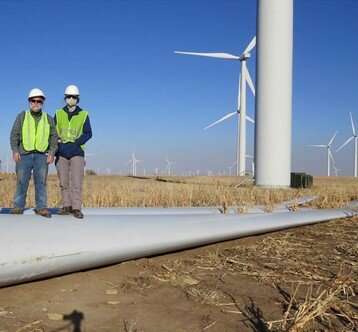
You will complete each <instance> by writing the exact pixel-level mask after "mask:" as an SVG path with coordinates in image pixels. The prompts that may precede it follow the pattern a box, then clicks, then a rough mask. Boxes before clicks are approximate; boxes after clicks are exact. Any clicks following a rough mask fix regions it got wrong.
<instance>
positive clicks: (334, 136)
mask: <svg viewBox="0 0 358 332" xmlns="http://www.w3.org/2000/svg"><path fill="white" fill-rule="evenodd" d="M337 134H338V131H336V132H335V133H334V135H333V136H332V138H331V140H330V141H329V143H328V145H331V144H332V143H333V141H334V139H335V138H336V136H337Z"/></svg>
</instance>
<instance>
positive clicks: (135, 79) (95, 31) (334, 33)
mask: <svg viewBox="0 0 358 332" xmlns="http://www.w3.org/2000/svg"><path fill="white" fill-rule="evenodd" d="M357 17H358V1H356V0H296V1H295V13H294V91H293V93H294V99H293V156H292V160H293V165H292V166H293V170H296V171H306V172H310V173H312V174H315V175H318V174H322V175H323V174H325V173H326V155H325V151H324V150H320V149H313V148H308V147H306V145H308V144H324V143H326V142H328V140H329V139H330V137H331V136H332V135H333V133H334V132H335V130H338V131H339V134H338V135H337V143H336V146H338V145H339V144H340V143H343V141H344V140H345V139H346V138H348V136H350V134H351V129H350V123H349V118H348V112H352V113H353V115H354V117H355V119H356V122H358V93H357V82H358V79H357V77H358V64H357V60H358V43H357V37H356V36H357V33H358V20H357ZM0 29H1V31H2V32H3V33H2V39H1V41H2V44H1V50H2V52H1V56H0V59H1V60H0V73H1V76H0V94H1V97H2V98H1V100H2V105H1V107H0V157H1V158H2V159H3V160H4V159H6V155H8V154H9V139H8V136H9V132H10V129H11V125H12V123H13V121H14V119H15V116H16V114H17V113H18V112H20V111H21V110H23V109H25V108H26V107H27V99H26V96H27V93H28V91H29V90H30V89H31V88H33V87H39V88H42V89H43V90H44V91H45V93H46V95H47V97H48V98H47V101H46V106H45V107H46V111H48V112H49V113H54V110H55V109H56V108H58V107H61V106H62V103H63V90H64V88H65V86H66V85H68V84H72V83H74V84H77V85H78V86H79V87H80V89H81V106H82V107H83V108H85V109H88V110H89V112H90V118H91V122H92V126H93V132H94V136H93V139H92V141H91V142H90V143H89V144H88V146H87V150H88V151H89V152H91V153H93V154H94V155H93V156H91V157H89V158H88V166H89V167H91V168H94V169H97V168H100V169H102V170H104V169H105V168H110V169H111V170H112V171H114V172H117V171H122V172H125V171H127V170H128V166H127V165H126V164H127V161H128V160H129V158H130V154H131V152H132V151H136V154H137V157H138V159H142V160H144V163H143V164H142V165H140V166H138V167H139V172H141V171H142V170H143V167H145V168H146V170H147V172H152V171H153V169H154V168H156V167H158V168H159V169H164V168H165V161H164V160H165V158H166V157H167V156H168V157H169V159H171V160H174V161H175V162H176V163H175V167H174V168H175V170H176V172H178V173H181V172H183V171H189V170H196V169H200V170H201V171H202V172H206V171H207V170H213V171H219V170H221V171H223V170H224V169H226V171H228V169H227V166H230V165H231V164H232V162H233V161H234V159H235V137H236V124H235V121H234V120H231V121H230V120H229V121H227V122H225V123H222V124H220V125H218V126H216V127H214V128H212V129H210V130H208V131H203V127H205V126H206V125H207V124H209V123H210V122H213V121H214V120H216V119H217V118H219V117H221V116H222V115H224V114H226V113H228V112H232V111H234V110H235V105H236V95H237V83H238V75H239V63H237V62H235V61H224V60H218V59H209V58H199V57H189V56H179V55H174V53H173V51H174V50H188V51H219V52H230V53H234V54H239V53H240V51H242V50H243V49H244V47H245V46H246V44H247V43H248V42H249V41H250V40H251V38H252V37H253V36H254V34H255V29H256V1H254V0H236V1H234V0H221V1H219V0H211V1H203V0H196V1H190V0H181V1H175V0H140V1H139V0H137V1H136V0H132V1H115V0H113V1H112V0H110V1H94V0H92V1H79V0H77V1H67V0H65V1H56V2H55V1H44V0H38V1H32V0H26V1H25V0H11V1H10V0H0ZM248 66H249V70H250V72H251V75H252V76H253V77H255V52H254V54H253V57H252V59H251V61H250V62H249V64H248ZM248 98H249V101H248V113H249V114H251V115H253V114H254V99H253V97H252V96H251V95H249V97H248ZM252 146H253V127H252V126H251V125H249V128H248V148H247V149H248V151H249V152H251V151H252ZM335 157H336V160H337V164H338V165H337V166H338V168H339V169H342V172H341V174H345V175H350V174H351V173H352V165H353V146H352V145H349V146H348V147H347V148H345V149H344V150H342V151H341V152H340V153H339V154H337V155H335Z"/></svg>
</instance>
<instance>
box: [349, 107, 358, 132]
mask: <svg viewBox="0 0 358 332" xmlns="http://www.w3.org/2000/svg"><path fill="white" fill-rule="evenodd" d="M349 115H350V117H351V125H352V131H353V135H354V136H357V133H356V128H355V125H354V121H353V116H352V113H351V112H349Z"/></svg>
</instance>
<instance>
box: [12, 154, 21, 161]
mask: <svg viewBox="0 0 358 332" xmlns="http://www.w3.org/2000/svg"><path fill="white" fill-rule="evenodd" d="M12 159H14V161H15V163H17V162H19V161H20V160H21V155H20V153H19V152H13V153H12Z"/></svg>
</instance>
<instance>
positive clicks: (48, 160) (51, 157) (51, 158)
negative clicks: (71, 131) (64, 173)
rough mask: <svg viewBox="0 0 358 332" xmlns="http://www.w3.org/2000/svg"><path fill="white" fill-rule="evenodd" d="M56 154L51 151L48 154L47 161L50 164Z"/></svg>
mask: <svg viewBox="0 0 358 332" xmlns="http://www.w3.org/2000/svg"><path fill="white" fill-rule="evenodd" d="M54 159H55V158H54V156H53V155H52V154H51V153H49V154H48V155H47V163H48V164H52V163H53V161H54Z"/></svg>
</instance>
